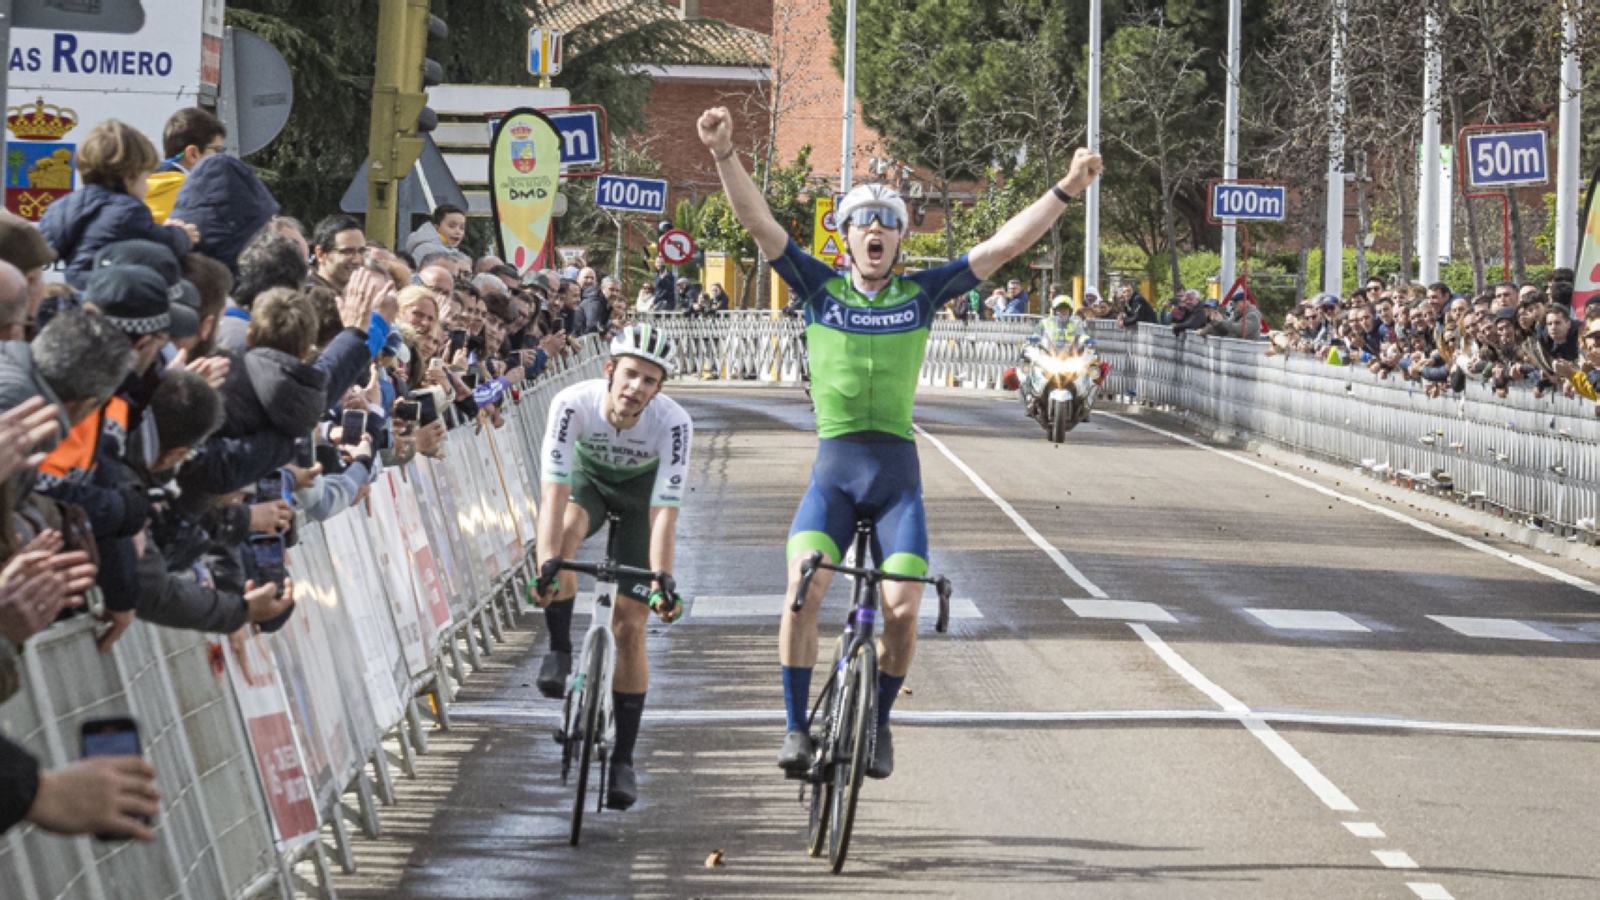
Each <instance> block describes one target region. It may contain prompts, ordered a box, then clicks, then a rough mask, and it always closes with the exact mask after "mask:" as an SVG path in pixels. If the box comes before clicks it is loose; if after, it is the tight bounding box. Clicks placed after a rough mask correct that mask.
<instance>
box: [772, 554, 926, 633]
mask: <svg viewBox="0 0 1600 900" xmlns="http://www.w3.org/2000/svg"><path fill="white" fill-rule="evenodd" d="M818 569H827V570H829V571H830V572H843V573H844V574H846V575H854V576H856V577H857V578H865V579H867V580H869V581H872V582H874V583H876V582H882V581H907V582H915V583H918V584H931V585H933V587H934V590H935V591H937V592H938V594H939V618H938V619H937V620H936V621H935V622H934V626H933V629H934V630H935V631H937V632H938V633H940V634H944V633H945V632H946V631H948V630H949V628H950V593H951V591H952V590H953V589H954V586H953V585H951V584H950V579H948V578H946V577H944V576H943V575H938V576H935V577H933V578H924V577H920V576H917V575H896V574H894V573H893V572H884V571H882V570H879V569H862V568H857V567H854V566H836V565H834V564H833V563H830V562H828V561H826V560H825V559H823V557H822V552H821V551H820V550H819V551H817V552H814V553H812V554H811V556H810V558H808V559H806V560H805V561H804V562H802V563H800V586H799V589H798V590H797V591H795V595H794V600H793V602H791V603H790V604H789V608H790V609H792V610H794V611H795V612H799V611H800V609H801V608H802V607H804V606H805V605H806V595H807V594H809V593H811V578H812V576H814V575H816V574H817V570H818Z"/></svg>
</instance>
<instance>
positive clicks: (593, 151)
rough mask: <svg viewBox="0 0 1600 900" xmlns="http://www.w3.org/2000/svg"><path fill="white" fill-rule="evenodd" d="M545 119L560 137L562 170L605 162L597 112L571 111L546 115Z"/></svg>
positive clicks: (603, 137) (604, 151)
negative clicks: (552, 125) (546, 118)
mask: <svg viewBox="0 0 1600 900" xmlns="http://www.w3.org/2000/svg"><path fill="white" fill-rule="evenodd" d="M545 115H546V116H548V117H549V118H550V122H551V123H552V124H554V125H555V126H556V131H557V132H559V133H560V134H561V166H562V168H566V169H589V168H597V167H599V166H600V165H601V164H602V163H604V162H605V159H606V155H605V154H606V150H605V147H604V146H603V145H604V143H605V140H606V132H605V128H604V127H602V126H601V124H600V111H599V110H597V109H577V110H573V111H572V112H547V113H545Z"/></svg>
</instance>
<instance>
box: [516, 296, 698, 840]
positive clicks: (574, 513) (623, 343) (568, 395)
mask: <svg viewBox="0 0 1600 900" xmlns="http://www.w3.org/2000/svg"><path fill="white" fill-rule="evenodd" d="M675 357H676V349H675V348H674V346H673V343H672V339H671V338H669V337H667V335H666V334H664V333H663V332H662V331H661V330H660V329H658V328H652V327H651V326H649V325H630V326H628V327H626V328H624V329H623V330H622V331H621V332H620V333H618V334H617V336H616V337H614V338H612V339H611V359H610V360H608V361H607V362H606V367H605V372H606V377H605V378H603V379H601V378H596V379H593V380H591V381H583V382H579V383H578V384H575V385H573V386H571V387H569V388H567V389H566V390H563V391H562V392H561V393H559V394H557V395H556V397H555V400H554V401H553V402H552V403H551V406H550V418H549V425H548V426H547V428H546V431H545V437H544V447H543V449H542V457H543V460H544V463H543V466H542V467H541V469H540V482H541V490H540V494H541V503H540V507H539V513H540V514H539V549H538V556H539V562H540V564H541V565H542V564H543V563H544V562H545V561H546V560H550V559H555V558H557V557H560V558H563V559H572V558H574V557H575V556H576V555H577V553H578V548H579V547H580V546H581V545H582V544H583V542H584V540H585V539H586V538H588V537H590V536H591V535H593V534H594V533H595V532H597V531H599V530H600V529H601V528H602V527H604V526H605V524H606V513H607V512H616V513H619V514H620V515H621V521H620V522H619V523H618V529H619V533H618V539H617V553H616V562H618V563H620V564H621V565H625V566H633V567H636V568H640V569H649V570H650V571H653V572H671V571H672V557H673V551H674V549H675V547H676V541H677V537H676V530H677V524H678V507H679V505H680V504H681V503H682V502H683V492H684V483H685V482H686V481H687V480H688V477H689V444H690V441H691V440H692V439H693V437H694V425H693V423H691V422H690V421H689V414H688V413H687V412H684V409H683V407H681V406H679V405H678V404H677V403H676V402H675V401H674V400H672V398H670V397H667V396H664V395H662V394H661V387H662V385H663V384H665V383H666V380H667V378H668V377H669V376H670V375H671V374H672V369H673V363H674V359H675ZM533 587H534V592H535V593H536V595H537V597H538V601H539V604H540V605H541V606H543V607H544V619H545V627H546V629H547V630H548V631H549V633H550V652H549V654H547V655H546V656H545V658H544V662H543V663H542V664H541V665H540V667H539V677H538V680H537V682H536V684H537V686H538V688H539V692H540V693H541V694H543V695H544V696H546V697H552V698H559V697H561V696H562V695H563V693H564V692H565V690H566V685H567V676H568V675H569V674H571V672H572V608H573V599H574V598H575V597H576V596H577V593H578V576H577V575H576V573H573V572H566V571H564V572H562V573H561V574H560V576H559V578H557V579H553V580H552V581H550V582H545V581H543V580H542V579H535V582H534V585H533ZM617 594H618V602H617V603H616V605H615V606H614V607H613V608H612V622H611V626H612V630H613V631H614V632H615V635H616V640H617V669H616V675H615V677H614V681H613V683H612V687H613V690H612V705H613V708H614V709H615V712H616V724H617V740H616V744H615V745H614V746H613V748H612V752H611V772H610V778H609V779H608V783H609V785H610V787H609V789H608V790H607V791H606V798H605V799H606V806H607V807H608V808H610V809H627V808H628V807H630V806H632V805H633V804H634V803H635V802H636V801H637V800H638V799H639V791H638V787H637V780H636V777H635V774H634V766H633V746H634V743H635V741H636V740H637V739H638V737H639V723H640V721H641V719H642V718H643V717H644V697H645V691H646V689H647V688H648V687H649V684H650V663H649V660H648V659H647V658H646V656H645V626H646V623H647V622H648V620H649V614H650V611H651V610H654V611H655V612H656V613H657V615H659V616H660V617H661V618H662V619H663V620H664V621H667V622H673V621H676V620H677V618H678V616H680V615H682V612H683V602H682V599H681V598H679V597H678V596H676V595H672V596H668V595H667V594H666V593H665V592H663V591H662V588H661V585H660V584H657V583H655V582H654V581H652V582H649V583H645V582H642V581H639V580H637V579H630V578H622V579H619V581H618V584H617ZM624 596H625V597H628V598H630V599H631V600H632V601H636V602H622V601H621V598H622V597H624Z"/></svg>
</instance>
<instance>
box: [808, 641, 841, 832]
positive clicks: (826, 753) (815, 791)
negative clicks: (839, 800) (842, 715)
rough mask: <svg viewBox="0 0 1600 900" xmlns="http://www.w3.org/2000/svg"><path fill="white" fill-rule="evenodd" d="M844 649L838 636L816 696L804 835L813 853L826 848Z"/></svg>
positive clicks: (831, 801)
mask: <svg viewBox="0 0 1600 900" xmlns="http://www.w3.org/2000/svg"><path fill="white" fill-rule="evenodd" d="M843 652H844V638H839V639H838V640H836V641H835V642H834V645H833V662H832V663H831V664H829V666H828V672H829V675H830V676H831V677H829V679H828V684H827V686H826V687H825V688H823V691H822V696H821V697H819V698H818V699H817V705H818V707H820V709H821V713H822V714H821V715H820V716H818V717H817V723H818V724H819V725H820V726H821V727H820V728H818V729H817V758H816V761H815V762H813V763H812V764H811V828H810V831H809V833H808V834H807V837H806V852H807V853H809V854H811V855H812V856H821V855H822V851H823V850H825V849H827V847H828V811H829V809H830V808H831V807H832V806H833V760H834V756H835V750H836V746H837V742H836V741H835V734H836V732H837V730H838V729H836V728H835V727H834V723H835V722H836V721H837V720H838V714H839V678H838V677H837V676H836V675H834V673H836V672H838V670H839V657H840V655H841V654H842V653H843Z"/></svg>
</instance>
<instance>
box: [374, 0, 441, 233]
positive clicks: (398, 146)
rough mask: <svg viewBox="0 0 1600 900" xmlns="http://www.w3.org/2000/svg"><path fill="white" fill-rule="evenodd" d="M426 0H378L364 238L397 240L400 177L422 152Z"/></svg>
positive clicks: (424, 101)
mask: <svg viewBox="0 0 1600 900" xmlns="http://www.w3.org/2000/svg"><path fill="white" fill-rule="evenodd" d="M428 2H429V0H380V2H379V5H378V60H377V66H376V68H375V69H374V71H373V80H372V129H371V132H370V135H371V137H370V141H369V144H368V149H367V222H366V233H367V238H368V239H369V240H373V241H378V242H379V243H381V244H383V245H384V246H386V247H390V248H393V247H394V246H395V244H396V237H397V231H398V222H397V216H398V207H399V202H398V194H399V188H400V180H401V179H402V178H404V177H405V176H406V173H407V172H410V171H411V167H412V166H413V165H415V164H416V162H417V158H418V157H420V156H421V155H422V146H423V141H422V138H420V137H418V136H417V117H418V116H420V115H421V114H422V110H423V107H424V106H426V105H427V102H428V95H427V94H425V93H423V92H422V69H423V64H424V53H425V52H426V50H427V44H428V23H429V14H428Z"/></svg>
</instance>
